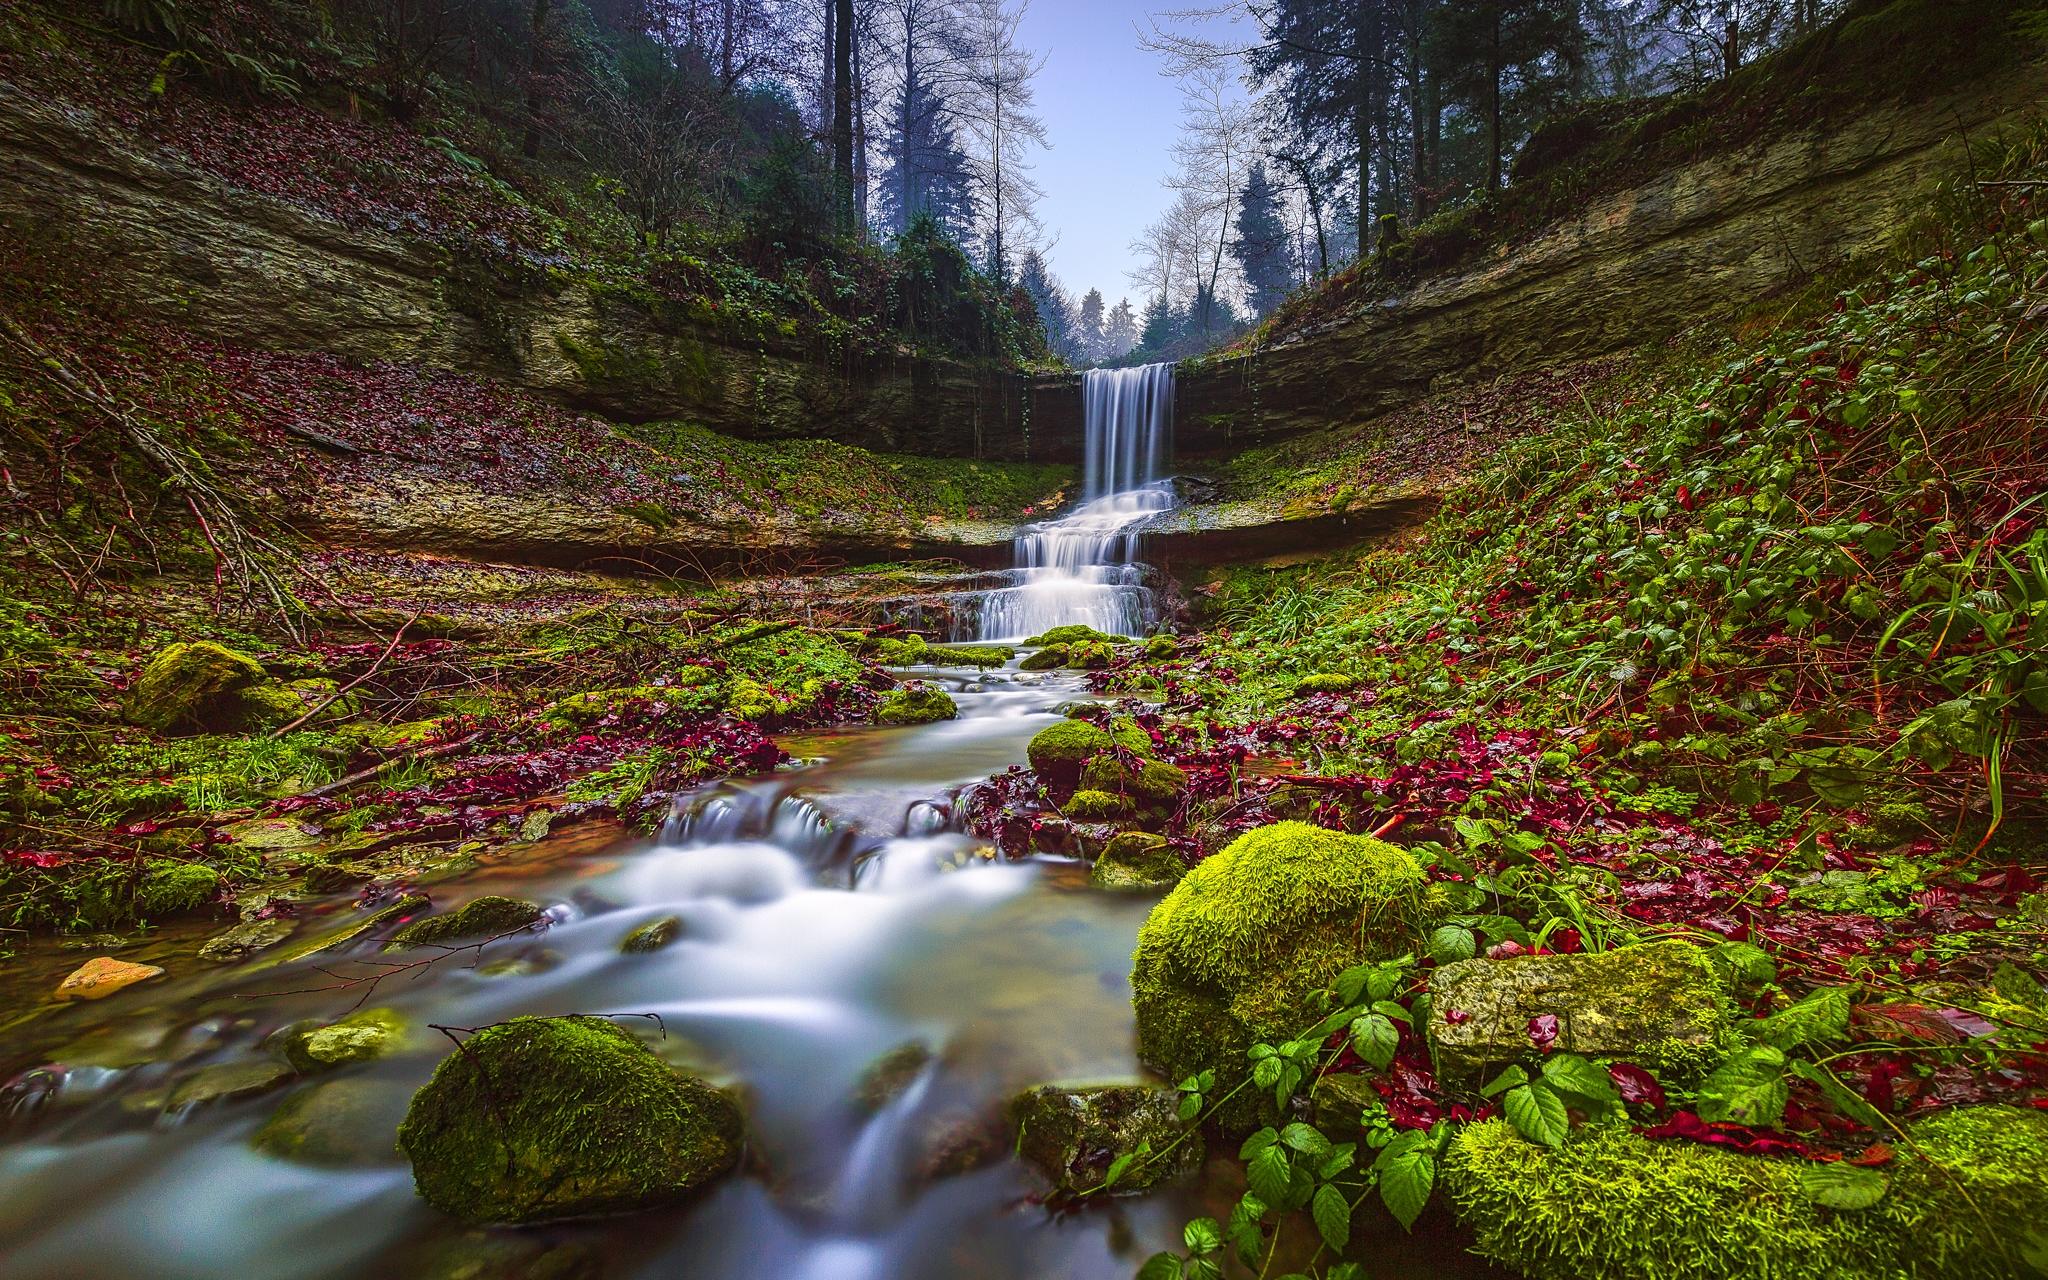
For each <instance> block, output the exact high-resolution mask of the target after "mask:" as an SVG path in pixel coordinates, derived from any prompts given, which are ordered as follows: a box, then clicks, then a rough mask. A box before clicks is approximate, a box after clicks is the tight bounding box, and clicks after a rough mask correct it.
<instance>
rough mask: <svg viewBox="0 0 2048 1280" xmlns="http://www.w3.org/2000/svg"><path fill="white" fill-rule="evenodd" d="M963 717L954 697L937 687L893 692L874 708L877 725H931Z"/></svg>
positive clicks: (909, 686)
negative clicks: (935, 722)
mask: <svg viewBox="0 0 2048 1280" xmlns="http://www.w3.org/2000/svg"><path fill="white" fill-rule="evenodd" d="M959 714H960V709H959V708H958V707H956V706H954V705H953V696H952V695H951V694H949V693H947V692H946V691H945V690H944V689H941V688H939V687H938V686H937V685H930V684H907V685H904V686H903V687H902V688H900V689H891V690H890V691H889V692H888V694H887V696H885V697H884V698H883V699H882V701H881V704H880V705H879V706H877V707H876V708H875V723H877V724H930V723H931V722H932V721H934V720H951V719H953V718H954V717H955V716H957V715H959Z"/></svg>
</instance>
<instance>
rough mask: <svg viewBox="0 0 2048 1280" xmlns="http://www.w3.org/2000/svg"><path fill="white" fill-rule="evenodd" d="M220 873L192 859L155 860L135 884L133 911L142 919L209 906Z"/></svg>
mask: <svg viewBox="0 0 2048 1280" xmlns="http://www.w3.org/2000/svg"><path fill="white" fill-rule="evenodd" d="M220 891H221V878H220V873H219V872H217V871H215V870H214V869H213V868H211V867H203V866H199V865H198V864H196V863H191V862H155V863H152V864H150V869H149V870H148V871H147V872H145V873H144V874H143V877H142V880H141V882H140V883H138V884H137V885H136V886H135V914H136V915H138V916H141V917H142V918H143V919H145V920H161V919H164V918H165V917H167V916H180V915H189V914H191V913H192V912H195V911H199V910H202V909H204V908H206V907H209V906H212V905H213V903H214V902H215V901H216V900H217V899H219V897H220Z"/></svg>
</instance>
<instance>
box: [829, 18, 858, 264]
mask: <svg viewBox="0 0 2048 1280" xmlns="http://www.w3.org/2000/svg"><path fill="white" fill-rule="evenodd" d="M832 180H833V186H834V188H835V191H834V195H835V197H836V202H837V204H838V210H837V212H838V217H839V229H840V230H841V231H848V230H851V229H852V227H853V0H832Z"/></svg>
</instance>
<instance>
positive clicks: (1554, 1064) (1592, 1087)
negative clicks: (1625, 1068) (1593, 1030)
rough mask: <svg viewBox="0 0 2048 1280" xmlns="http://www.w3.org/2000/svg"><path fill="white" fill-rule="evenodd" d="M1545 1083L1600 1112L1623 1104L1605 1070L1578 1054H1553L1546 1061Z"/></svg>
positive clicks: (1544, 1070) (1544, 1067)
mask: <svg viewBox="0 0 2048 1280" xmlns="http://www.w3.org/2000/svg"><path fill="white" fill-rule="evenodd" d="M1543 1082H1544V1083H1545V1084H1547V1085H1549V1086H1550V1087H1551V1088H1553V1089H1555V1090H1557V1091H1558V1092H1559V1093H1561V1094H1564V1095H1565V1096H1566V1097H1569V1098H1576V1099H1578V1100H1580V1101H1582V1102H1584V1103H1587V1104H1588V1105H1587V1107H1586V1109H1587V1110H1589V1111H1598V1110H1602V1109H1604V1108H1606V1107H1609V1106H1611V1105H1613V1104H1614V1103H1617V1102H1619V1101H1621V1095H1620V1094H1618V1093H1616V1092H1615V1091H1614V1081H1613V1080H1611V1079H1609V1078H1608V1075H1607V1073H1606V1072H1605V1071H1602V1070H1601V1069H1600V1068H1598V1067H1596V1066H1594V1065H1593V1064H1592V1063H1590V1062H1588V1061H1586V1060H1585V1059H1584V1058H1581V1057H1580V1056H1579V1055H1578V1054H1576V1053H1554V1054H1552V1055H1550V1056H1549V1057H1547V1058H1545V1059H1544V1060H1543Z"/></svg>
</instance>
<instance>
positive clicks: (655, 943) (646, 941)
mask: <svg viewBox="0 0 2048 1280" xmlns="http://www.w3.org/2000/svg"><path fill="white" fill-rule="evenodd" d="M682 936H683V918H682V917H681V916H663V917H662V918H661V919H659V920H649V921H648V922H647V923H646V924H643V925H641V926H640V927H639V928H637V929H635V930H633V932H631V933H629V934H627V935H626V936H625V938H624V940H622V941H621V942H620V943H619V950H620V951H621V952H623V953H625V954H626V955H629V956H631V955H643V954H645V953H646V952H649V951H659V950H661V949H662V948H663V947H665V946H667V945H668V944H669V943H671V942H674V941H675V940H676V939H677V938H680V937H682Z"/></svg>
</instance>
